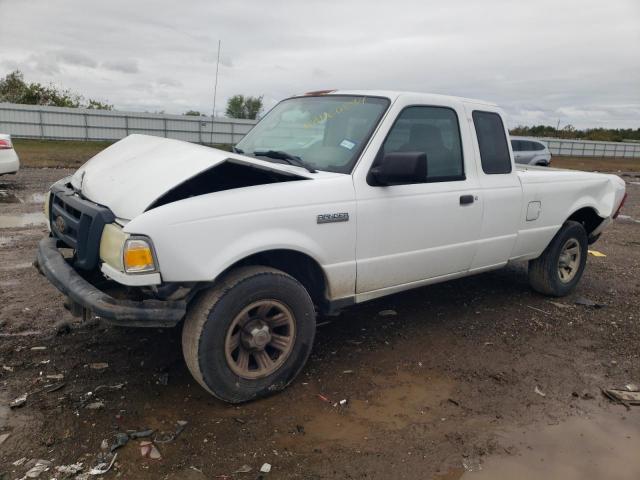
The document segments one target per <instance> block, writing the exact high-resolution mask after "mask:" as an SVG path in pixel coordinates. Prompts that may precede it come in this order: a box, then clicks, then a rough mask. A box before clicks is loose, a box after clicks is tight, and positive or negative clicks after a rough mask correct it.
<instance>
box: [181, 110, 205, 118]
mask: <svg viewBox="0 0 640 480" xmlns="http://www.w3.org/2000/svg"><path fill="white" fill-rule="evenodd" d="M183 115H188V116H190V117H204V114H203V113H200V112H198V111H197V110H188V111H186V112H184V113H183Z"/></svg>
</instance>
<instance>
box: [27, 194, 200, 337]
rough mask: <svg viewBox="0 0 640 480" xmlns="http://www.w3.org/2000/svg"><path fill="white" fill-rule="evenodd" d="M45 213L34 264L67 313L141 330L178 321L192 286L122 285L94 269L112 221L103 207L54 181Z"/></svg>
mask: <svg viewBox="0 0 640 480" xmlns="http://www.w3.org/2000/svg"><path fill="white" fill-rule="evenodd" d="M45 211H46V213H47V216H48V218H47V221H48V224H49V225H50V231H51V234H50V236H49V237H47V238H44V239H42V240H41V241H40V243H39V245H38V252H37V258H36V262H35V265H36V267H37V269H38V270H39V271H40V272H41V273H42V274H43V275H45V276H46V277H47V279H48V280H49V281H50V282H51V283H52V284H53V285H54V286H55V287H56V288H57V289H58V290H60V291H61V292H62V293H64V294H65V295H67V297H68V301H67V302H66V306H67V307H68V308H69V310H70V311H71V313H72V314H73V315H75V316H82V317H85V318H86V317H88V316H89V315H91V314H94V315H97V316H99V317H101V318H104V319H105V320H107V321H109V322H110V323H112V324H116V325H126V326H146V327H170V326H174V325H176V324H177V323H178V322H179V321H180V320H181V319H182V317H183V316H184V314H185V312H186V306H187V303H188V300H189V299H190V296H191V295H193V294H194V293H193V285H179V284H163V285H160V286H155V285H151V286H138V287H136V286H127V285H123V284H121V283H118V282H116V281H113V280H111V279H109V278H108V277H105V275H104V274H103V273H102V272H101V271H100V260H101V258H100V257H101V255H100V253H101V251H100V250H101V248H100V247H101V245H102V244H103V243H104V242H103V239H104V232H105V229H108V228H109V227H111V226H113V225H115V224H114V223H113V222H114V221H115V219H116V217H115V215H114V214H113V213H112V212H111V211H110V210H109V209H108V208H107V207H104V206H101V205H98V204H96V203H94V202H91V201H89V200H87V199H85V198H83V197H82V196H81V195H79V194H78V193H77V192H75V191H74V189H73V187H72V186H71V185H70V184H69V183H67V182H58V183H57V184H55V185H53V187H52V188H51V191H50V193H49V197H48V199H47V204H46V206H45ZM102 265H103V266H104V265H105V263H102ZM138 278H140V277H138ZM158 278H159V274H158Z"/></svg>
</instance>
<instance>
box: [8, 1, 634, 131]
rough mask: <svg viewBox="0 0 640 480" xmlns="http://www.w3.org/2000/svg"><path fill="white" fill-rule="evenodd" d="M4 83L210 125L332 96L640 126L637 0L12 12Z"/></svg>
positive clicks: (143, 4)
mask: <svg viewBox="0 0 640 480" xmlns="http://www.w3.org/2000/svg"><path fill="white" fill-rule="evenodd" d="M0 19H2V20H1V26H0V76H4V75H5V74H6V73H8V72H10V71H11V70H14V69H20V70H22V71H23V72H24V74H25V77H26V79H27V80H29V81H38V82H42V83H49V82H53V83H55V84H57V85H60V86H64V87H66V88H70V89H72V90H74V91H77V92H79V93H82V94H84V95H85V96H87V97H92V98H97V99H101V100H107V101H109V102H110V103H112V104H114V105H115V106H116V108H117V109H122V110H134V111H159V110H164V111H166V112H168V113H182V112H184V111H186V110H192V109H193V110H199V111H202V112H207V113H210V112H211V109H212V101H213V81H214V75H215V69H216V54H217V42H218V39H220V40H222V53H221V65H220V76H219V88H218V101H217V111H218V112H219V113H220V114H222V113H223V112H224V104H225V102H226V98H228V97H229V96H231V95H233V94H236V93H242V94H249V95H264V98H265V103H266V105H267V106H268V107H270V106H272V105H273V104H274V103H275V102H277V101H278V100H281V99H282V98H284V97H287V96H289V95H291V94H295V93H301V92H305V91H309V90H316V89H325V88H367V89H371V88H380V89H393V90H412V91H420V92H435V93H444V94H452V95H461V96H467V97H474V98H481V99H486V100H492V101H495V102H497V103H499V104H501V105H502V106H503V107H504V108H505V110H506V111H507V112H508V114H509V120H510V123H511V125H512V126H515V125H517V124H525V125H531V124H539V123H547V124H553V125H555V124H556V122H558V121H560V122H561V126H562V125H566V124H568V123H570V124H573V125H574V126H576V127H578V128H582V127H593V126H610V127H634V128H638V127H640V53H639V51H640V1H638V0H610V1H602V0H575V1H574V0H553V1H548V0H530V1H527V2H519V1H514V0H511V1H506V0H505V1H497V0H482V1H480V0H468V1H462V0H439V1H433V0H416V1H405V0H393V1H377V2H373V1H367V0H354V1H348V0H342V1H339V2H338V1H336V2H334V1H332V0H321V1H318V0H306V1H294V0H290V1H288V2H285V1H278V0H270V1H264V0H262V1H253V0H252V1H249V0H247V1H238V0H236V1H222V0H216V1H211V0H199V1H196V0H194V1H188V0H182V1H176V0H170V1H169V0H154V1H143V0H133V1H132V0H127V1H123V0H109V1H100V2H99V1H92V0H0Z"/></svg>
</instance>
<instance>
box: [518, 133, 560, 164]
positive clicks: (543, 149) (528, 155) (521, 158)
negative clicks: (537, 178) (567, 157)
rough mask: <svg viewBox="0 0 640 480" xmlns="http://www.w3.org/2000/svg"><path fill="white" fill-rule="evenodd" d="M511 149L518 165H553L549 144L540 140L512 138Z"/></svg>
mask: <svg viewBox="0 0 640 480" xmlns="http://www.w3.org/2000/svg"><path fill="white" fill-rule="evenodd" d="M511 148H512V150H513V157H514V160H515V161H516V163H520V164H523V165H540V166H543V167H548V166H549V165H550V164H551V152H550V151H549V148H548V147H547V144H546V143H544V142H542V141H540V140H536V139H533V138H526V137H511Z"/></svg>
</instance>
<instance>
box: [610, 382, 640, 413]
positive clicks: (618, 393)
mask: <svg viewBox="0 0 640 480" xmlns="http://www.w3.org/2000/svg"><path fill="white" fill-rule="evenodd" d="M602 394H603V395H604V396H605V397H607V398H608V399H609V400H612V401H614V402H618V403H621V404H622V405H624V406H625V407H627V410H628V409H629V406H630V405H640V387H638V385H636V384H633V383H629V384H627V385H625V386H624V387H623V388H607V389H604V388H603V389H602Z"/></svg>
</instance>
